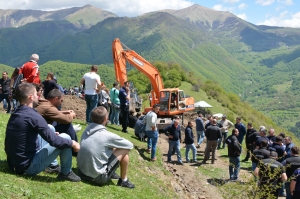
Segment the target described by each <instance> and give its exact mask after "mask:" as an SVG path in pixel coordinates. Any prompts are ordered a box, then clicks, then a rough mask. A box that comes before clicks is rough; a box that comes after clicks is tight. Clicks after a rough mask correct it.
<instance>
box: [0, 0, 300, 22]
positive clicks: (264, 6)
mask: <svg viewBox="0 0 300 199" xmlns="http://www.w3.org/2000/svg"><path fill="white" fill-rule="evenodd" d="M86 4H91V5H93V6H95V7H98V8H101V9H103V10H107V11H110V12H113V13H115V14H117V15H118V16H129V17H133V16H138V15H142V14H144V13H147V12H152V11H156V10H162V9H176V10H177V9H182V8H186V7H189V6H191V5H193V4H199V5H202V6H205V7H207V8H211V9H214V10H218V11H229V12H231V13H233V14H235V15H237V16H238V17H240V18H242V19H244V20H246V21H249V22H251V23H253V24H256V25H262V24H263V25H269V26H283V27H297V28H300V3H299V0H163V1H162V0H84V1H82V0H51V1H44V0H0V9H34V10H57V9H62V8H70V7H78V6H84V5H86Z"/></svg>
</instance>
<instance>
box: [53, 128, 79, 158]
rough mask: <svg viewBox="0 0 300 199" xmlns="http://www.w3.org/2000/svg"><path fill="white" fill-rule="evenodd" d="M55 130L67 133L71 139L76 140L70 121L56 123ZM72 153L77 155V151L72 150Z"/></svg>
mask: <svg viewBox="0 0 300 199" xmlns="http://www.w3.org/2000/svg"><path fill="white" fill-rule="evenodd" d="M54 128H55V131H56V132H59V133H66V134H67V135H69V136H70V137H71V140H74V141H76V142H78V139H77V135H76V132H75V130H74V127H73V125H72V123H70V124H57V125H55V126H54ZM72 155H73V156H74V157H77V152H75V151H73V150H72Z"/></svg>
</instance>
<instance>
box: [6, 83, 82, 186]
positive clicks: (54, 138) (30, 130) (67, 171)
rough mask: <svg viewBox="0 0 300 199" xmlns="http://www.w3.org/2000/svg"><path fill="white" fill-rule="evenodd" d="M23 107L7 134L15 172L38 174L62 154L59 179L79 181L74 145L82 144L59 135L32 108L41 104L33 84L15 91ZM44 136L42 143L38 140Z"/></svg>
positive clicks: (8, 124) (13, 119)
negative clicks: (74, 166) (75, 169)
mask: <svg viewBox="0 0 300 199" xmlns="http://www.w3.org/2000/svg"><path fill="white" fill-rule="evenodd" d="M15 96H16V99H17V100H18V101H19V102H20V106H19V107H18V108H17V109H16V111H15V112H14V113H12V115H11V116H10V118H9V120H8V123H7V127H6V134H5V152H6V155H7V163H8V165H9V168H10V169H11V170H12V171H13V172H15V173H16V174H25V175H36V174H38V173H40V172H41V171H43V170H45V168H46V167H47V166H48V165H50V163H51V162H53V160H55V158H56V157H57V156H60V162H61V172H60V173H59V174H58V176H57V179H60V180H69V181H74V182H77V181H80V180H81V179H80V177H78V176H77V175H76V174H75V173H73V171H72V169H71V168H72V148H73V150H74V151H76V152H77V151H79V149H80V145H79V143H77V142H76V141H74V140H71V138H70V136H69V135H67V134H60V135H56V134H55V133H54V132H53V131H51V129H50V127H49V126H48V124H47V122H46V121H45V119H44V118H43V117H42V116H41V115H40V114H38V113H37V112H36V111H35V110H34V109H33V104H37V103H38V96H37V91H36V88H35V86H34V85H33V84H30V83H23V84H20V85H19V86H18V87H17V88H16V91H15ZM41 138H42V139H43V143H44V145H43V146H39V144H38V139H41Z"/></svg>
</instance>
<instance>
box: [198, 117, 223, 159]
mask: <svg viewBox="0 0 300 199" xmlns="http://www.w3.org/2000/svg"><path fill="white" fill-rule="evenodd" d="M205 136H206V139H207V142H206V148H205V156H204V159H203V161H202V163H203V164H205V163H206V161H207V160H208V159H209V156H210V150H211V151H212V159H211V163H212V164H214V161H215V152H216V148H217V146H218V139H220V138H222V132H221V130H220V128H219V127H218V126H217V120H216V119H213V120H212V125H210V126H208V127H207V129H206V131H205Z"/></svg>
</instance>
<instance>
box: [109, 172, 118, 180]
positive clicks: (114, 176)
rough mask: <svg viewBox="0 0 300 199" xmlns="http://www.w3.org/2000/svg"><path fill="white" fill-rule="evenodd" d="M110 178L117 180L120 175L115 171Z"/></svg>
mask: <svg viewBox="0 0 300 199" xmlns="http://www.w3.org/2000/svg"><path fill="white" fill-rule="evenodd" d="M111 179H114V180H118V179H120V176H119V175H118V174H116V173H113V174H112V176H111Z"/></svg>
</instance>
